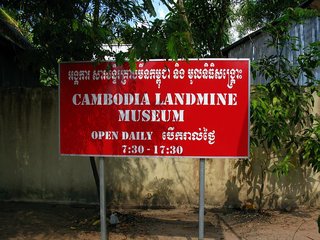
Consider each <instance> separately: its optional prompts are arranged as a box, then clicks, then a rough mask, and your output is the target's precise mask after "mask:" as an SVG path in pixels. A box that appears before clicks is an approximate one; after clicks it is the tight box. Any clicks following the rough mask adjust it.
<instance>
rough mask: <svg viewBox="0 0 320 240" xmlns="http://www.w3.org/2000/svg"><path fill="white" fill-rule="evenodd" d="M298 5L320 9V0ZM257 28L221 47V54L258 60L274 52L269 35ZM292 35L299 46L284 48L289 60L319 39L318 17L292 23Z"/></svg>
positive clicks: (303, 78)
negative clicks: (292, 49)
mask: <svg viewBox="0 0 320 240" xmlns="http://www.w3.org/2000/svg"><path fill="white" fill-rule="evenodd" d="M300 7H302V8H310V9H318V10H319V11H320V0H309V1H306V2H304V3H303V4H302V5H301V6H300ZM264 30H265V29H264V28H262V29H259V30H257V31H255V32H252V33H250V34H249V35H247V36H245V37H244V38H241V39H240V40H238V41H236V42H234V43H233V44H231V45H230V46H228V47H226V48H225V49H223V55H224V56H225V57H228V58H250V60H258V59H261V58H263V57H264V56H270V55H272V54H276V51H275V49H273V48H270V47H267V42H268V39H270V37H269V36H268V34H267V33H266V32H265V31H264ZM289 34H290V36H292V37H296V38H297V44H298V45H300V46H301V47H300V48H299V50H298V51H291V50H290V49H289V47H288V48H286V49H284V54H285V55H286V56H287V58H288V59H289V60H290V61H291V62H293V63H294V62H295V61H297V56H299V55H300V54H302V53H303V51H304V49H305V47H306V46H308V45H309V44H310V43H313V42H317V41H320V17H319V16H317V17H313V18H310V19H307V20H306V21H305V22H304V23H296V24H293V25H292V26H291V28H290V30H289ZM315 76H316V78H318V79H320V69H317V70H316V72H315ZM306 81H307V79H306V77H305V76H300V79H299V83H300V84H304V83H305V82H306ZM259 83H262V84H263V83H265V80H264V79H262V78H259V77H258V78H257V79H256V80H255V82H254V84H259Z"/></svg>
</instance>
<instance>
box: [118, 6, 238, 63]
mask: <svg viewBox="0 0 320 240" xmlns="http://www.w3.org/2000/svg"><path fill="white" fill-rule="evenodd" d="M162 2H163V3H164V4H165V5H166V6H167V7H168V9H169V14H168V15H167V16H166V18H165V19H164V20H161V19H155V20H154V21H153V22H151V24H150V25H149V26H141V27H138V28H133V27H131V26H127V27H126V28H125V29H123V33H124V35H123V36H124V37H125V41H130V43H131V44H132V48H131V49H130V51H129V53H128V54H127V55H124V56H123V55H122V56H123V59H124V58H125V57H128V58H129V59H130V60H131V63H133V62H134V61H135V60H136V59H143V60H147V59H150V58H167V59H168V58H172V59H178V58H190V57H221V56H222V53H221V49H222V48H223V47H224V46H226V45H227V43H228V40H229V37H228V36H229V29H230V18H231V16H232V14H233V13H232V6H233V5H232V4H233V2H232V1H231V0H224V1H223V0H215V1H202V0H183V1H182V0H179V1H173V0H163V1H162ZM132 65H133V64H132Z"/></svg>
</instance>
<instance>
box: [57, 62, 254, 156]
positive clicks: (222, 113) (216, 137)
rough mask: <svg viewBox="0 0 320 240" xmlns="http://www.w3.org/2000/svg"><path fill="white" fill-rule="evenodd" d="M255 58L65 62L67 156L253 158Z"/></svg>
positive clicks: (63, 112)
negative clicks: (251, 75) (251, 129)
mask: <svg viewBox="0 0 320 240" xmlns="http://www.w3.org/2000/svg"><path fill="white" fill-rule="evenodd" d="M249 65H250V63H249V60H248V59H197V60H193V59H190V60H188V61H186V60H179V61H177V62H176V61H165V60H152V61H148V62H137V63H136V69H135V70H134V71H131V70H130V68H129V65H128V64H127V63H125V64H124V65H122V66H117V65H116V64H115V63H114V62H102V63H94V62H74V63H67V62H66V63H61V64H60V74H59V75H60V76H59V77H60V153H61V154H62V155H84V156H139V157H140V156H151V157H153V156H160V157H173V156H175V157H197V158H198V157H201V158H215V157H216V158H218V157H237V158H241V157H248V156H249V85H250V82H249Z"/></svg>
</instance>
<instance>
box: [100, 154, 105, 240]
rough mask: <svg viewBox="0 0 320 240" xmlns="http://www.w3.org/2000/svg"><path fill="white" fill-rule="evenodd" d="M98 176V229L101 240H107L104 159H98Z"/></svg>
mask: <svg viewBox="0 0 320 240" xmlns="http://www.w3.org/2000/svg"><path fill="white" fill-rule="evenodd" d="M99 175H100V228H101V240H107V225H106V224H107V223H106V192H105V186H104V184H105V182H104V181H105V180H104V158H103V157H100V158H99Z"/></svg>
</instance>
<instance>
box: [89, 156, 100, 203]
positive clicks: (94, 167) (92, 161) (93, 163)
mask: <svg viewBox="0 0 320 240" xmlns="http://www.w3.org/2000/svg"><path fill="white" fill-rule="evenodd" d="M90 164H91V169H92V173H93V177H94V182H95V183H96V188H97V193H98V199H100V187H99V186H100V184H99V174H98V170H97V165H96V161H95V159H94V157H90Z"/></svg>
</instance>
